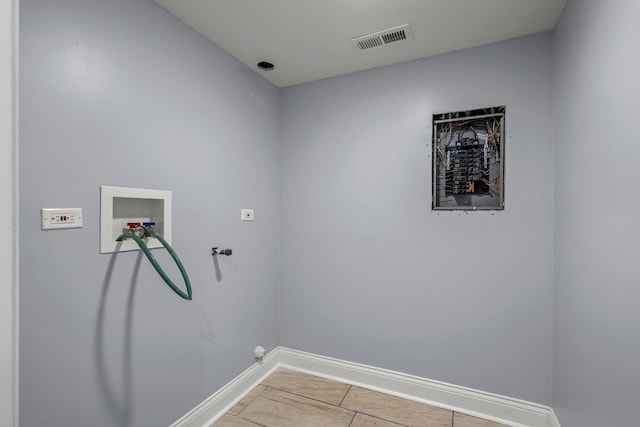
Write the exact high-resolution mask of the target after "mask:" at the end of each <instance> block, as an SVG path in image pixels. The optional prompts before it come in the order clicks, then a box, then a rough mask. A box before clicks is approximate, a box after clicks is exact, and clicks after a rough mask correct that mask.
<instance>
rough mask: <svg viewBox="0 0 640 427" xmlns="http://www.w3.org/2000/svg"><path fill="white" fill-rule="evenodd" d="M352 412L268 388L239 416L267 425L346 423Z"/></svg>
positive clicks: (323, 426) (340, 425) (338, 425)
mask: <svg viewBox="0 0 640 427" xmlns="http://www.w3.org/2000/svg"><path fill="white" fill-rule="evenodd" d="M354 415H355V414H354V413H353V412H351V411H348V410H346V409H343V408H338V407H336V406H332V405H329V404H327V403H323V402H319V401H317V400H313V399H308V398H306V397H302V396H297V395H295V394H291V393H287V392H284V391H280V390H274V389H269V388H268V389H266V390H265V391H263V392H262V393H261V394H260V396H258V397H257V398H256V399H255V400H254V401H253V402H251V403H250V404H249V406H247V407H246V408H245V409H244V410H243V411H242V418H244V419H246V420H249V421H252V422H254V423H256V424H260V425H263V426H268V427H292V426H300V427H302V426H304V427H326V426H331V427H347V426H349V424H350V423H351V420H353V417H354Z"/></svg>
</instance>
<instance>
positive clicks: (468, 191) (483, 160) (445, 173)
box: [432, 106, 506, 210]
mask: <svg viewBox="0 0 640 427" xmlns="http://www.w3.org/2000/svg"><path fill="white" fill-rule="evenodd" d="M505 109H506V107H504V106H501V107H491V108H482V109H476V110H470V111H458V112H451V113H444V114H434V115H433V144H432V146H433V209H434V210H502V209H504V143H505V138H504V126H505Z"/></svg>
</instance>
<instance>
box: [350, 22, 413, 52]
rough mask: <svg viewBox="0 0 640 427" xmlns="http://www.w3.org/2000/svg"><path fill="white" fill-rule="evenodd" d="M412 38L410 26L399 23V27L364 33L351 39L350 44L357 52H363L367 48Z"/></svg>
mask: <svg viewBox="0 0 640 427" xmlns="http://www.w3.org/2000/svg"><path fill="white" fill-rule="evenodd" d="M411 39H413V35H411V27H410V26H409V24H405V25H400V26H399V27H394V28H389V29H388V30H383V31H378V32H377V33H371V34H366V35H364V36H360V37H354V38H352V39H351V44H352V45H353V47H354V48H355V49H356V50H357V51H358V52H364V51H366V50H369V49H375V48H378V47H382V46H386V45H388V44H393V43H398V42H402V41H408V40H411Z"/></svg>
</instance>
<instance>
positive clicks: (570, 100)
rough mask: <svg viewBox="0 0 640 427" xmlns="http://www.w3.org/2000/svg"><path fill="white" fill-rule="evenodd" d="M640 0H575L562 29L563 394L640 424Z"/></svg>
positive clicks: (567, 417) (556, 399)
mask: <svg viewBox="0 0 640 427" xmlns="http://www.w3.org/2000/svg"><path fill="white" fill-rule="evenodd" d="M638 16H640V3H639V2H638V1H637V0H615V1H602V0H599V1H597V0H582V1H574V0H572V1H570V2H569V4H568V6H567V8H566V10H565V13H564V15H563V17H562V19H561V21H560V24H559V25H558V28H557V30H556V53H555V76H554V77H555V81H554V86H555V96H554V101H555V105H554V108H555V113H556V114H555V116H556V119H555V140H556V143H555V144H556V149H555V186H556V193H555V289H556V291H555V292H556V294H555V340H554V371H553V372H554V376H553V405H554V407H555V408H556V411H557V414H558V416H559V418H560V422H561V424H562V426H563V427H600V426H616V427H618V426H632V425H638V416H637V403H638V387H637V386H638V383H639V382H640V369H639V368H638V360H640V340H638V325H639V324H640V310H639V309H638V301H640V287H639V286H638V276H640V263H639V262H638V248H637V241H638V239H639V238H640V231H639V230H640V229H639V228H638V225H637V222H638V221H637V212H638V209H639V208H640V202H639V201H638V197H637V189H636V187H635V183H636V182H637V181H638V178H640V172H639V171H640V169H639V168H638V165H637V159H638V158H640V144H638V134H639V132H638V129H639V127H638V111H639V109H638V97H639V96H640V83H638V65H639V64H640V61H639V60H638V57H637V55H636V53H637V51H638V46H637V42H638V40H639V39H640V27H639V26H638V24H637V18H638Z"/></svg>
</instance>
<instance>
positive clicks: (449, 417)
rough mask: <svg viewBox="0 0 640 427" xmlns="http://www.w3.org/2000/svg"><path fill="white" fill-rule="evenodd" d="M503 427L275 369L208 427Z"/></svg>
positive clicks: (424, 405)
mask: <svg viewBox="0 0 640 427" xmlns="http://www.w3.org/2000/svg"><path fill="white" fill-rule="evenodd" d="M257 426H263V427H291V426H293V427H317V426H331V427H374V426H378V427H414V426H416V427H418V426H419V427H504V426H503V425H502V424H498V423H494V422H491V421H485V420H481V419H479V418H475V417H470V416H468V415H464V414H460V413H457V412H452V411H449V410H446V409H442V408H437V407H435V406H431V405H427V404H424V403H418V402H414V401H411V400H405V399H401V398H399V397H395V396H390V395H388V394H383V393H379V392H377V391H372V390H367V389H364V388H361V387H356V386H352V385H349V384H344V383H341V382H336V381H331V380H327V379H324V378H320V377H316V376H313V375H308V374H305V373H301V372H296V371H291V370H288V369H282V368H281V369H278V370H276V371H275V372H274V373H273V374H271V375H270V376H269V377H268V378H267V379H265V380H264V381H263V382H262V383H261V384H260V385H259V386H257V387H256V388H255V389H253V390H252V391H251V392H250V393H249V394H248V395H247V396H246V397H245V398H244V399H242V400H241V401H240V402H238V404H236V405H235V406H234V407H233V408H231V410H230V411H229V412H227V413H226V414H225V415H224V416H222V418H220V419H219V420H218V421H216V422H215V423H214V424H213V425H212V426H211V427H257Z"/></svg>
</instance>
